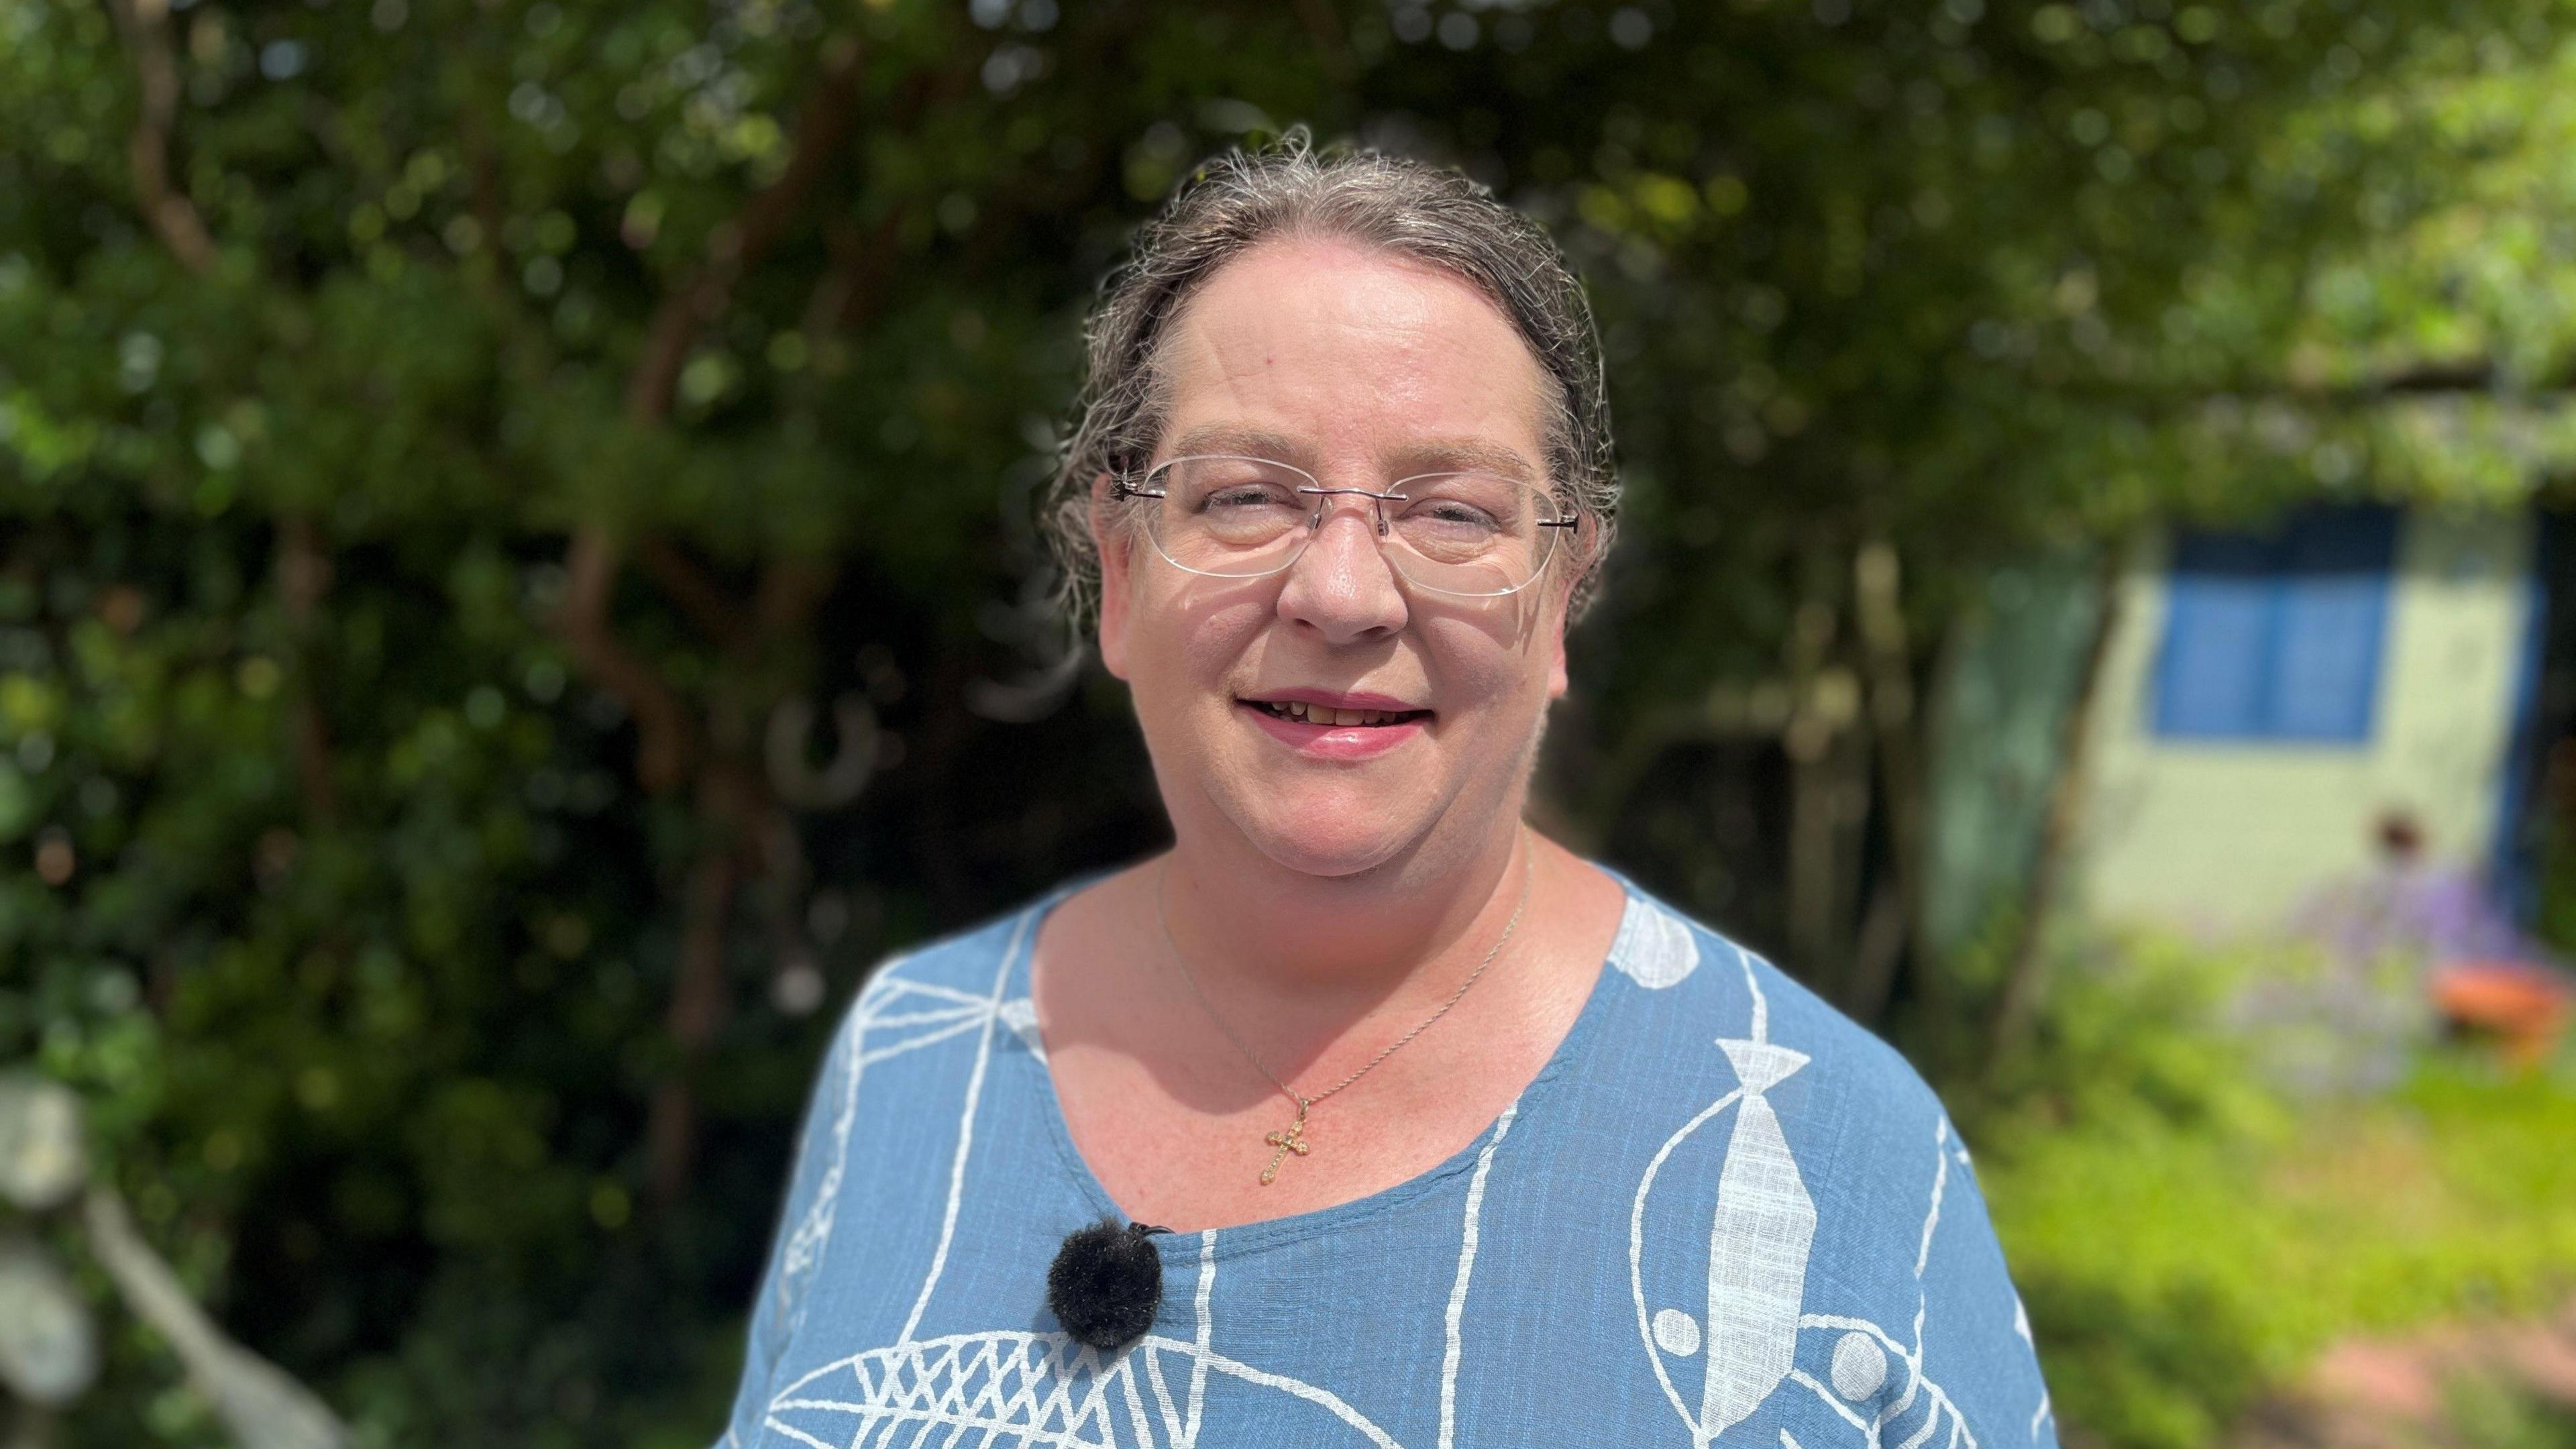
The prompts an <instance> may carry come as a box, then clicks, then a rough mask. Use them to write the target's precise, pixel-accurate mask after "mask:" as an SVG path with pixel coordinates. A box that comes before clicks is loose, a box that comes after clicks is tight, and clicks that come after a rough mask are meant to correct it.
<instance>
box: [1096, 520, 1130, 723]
mask: <svg viewBox="0 0 2576 1449" xmlns="http://www.w3.org/2000/svg"><path fill="white" fill-rule="evenodd" d="M1127 542H1128V538H1127V531H1126V530H1125V529H1123V528H1120V527H1119V526H1118V523H1117V519H1116V516H1115V505H1114V502H1113V500H1112V499H1111V498H1110V495H1109V475H1108V474H1106V473H1102V474H1100V475H1099V476H1097V477H1095V478H1093V479H1092V480H1091V548H1092V554H1093V556H1094V557H1096V558H1098V559H1099V560H1100V662H1101V664H1102V665H1103V666H1104V667H1105V668H1107V669H1108V671H1109V672H1110V674H1111V675H1112V676H1113V677H1115V678H1118V679H1125V678H1126V677H1127V619H1128V614H1129V609H1128V599H1127V591H1128V589H1129V587H1130V586H1131V585H1132V583H1133V579H1132V577H1131V574H1130V571H1129V567H1128V566H1129V564H1130V562H1131V560H1130V559H1129V558H1128V556H1127Z"/></svg>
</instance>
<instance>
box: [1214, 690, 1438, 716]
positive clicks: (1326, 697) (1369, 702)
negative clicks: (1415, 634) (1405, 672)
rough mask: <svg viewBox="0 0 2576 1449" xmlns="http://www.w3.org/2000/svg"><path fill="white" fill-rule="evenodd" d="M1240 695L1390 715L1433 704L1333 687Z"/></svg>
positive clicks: (1421, 708) (1257, 699)
mask: <svg viewBox="0 0 2576 1449" xmlns="http://www.w3.org/2000/svg"><path fill="white" fill-rule="evenodd" d="M1240 698H1242V699H1245V700H1254V701H1258V702H1260V703H1262V704H1320V705H1322V706H1324V707H1325V708H1326V709H1374V710H1380V711H1383V712H1384V713H1387V714H1402V713H1405V712H1407V711H1409V710H1425V711H1428V710H1429V708H1430V706H1428V705H1421V704H1414V703H1411V702H1409V701H1406V700H1401V699H1398V698H1396V697H1395V696H1394V695H1391V694H1337V693H1335V692H1333V691H1332V690H1329V689H1269V690H1263V691H1262V692H1261V693H1259V694H1247V695H1242V696H1240Z"/></svg>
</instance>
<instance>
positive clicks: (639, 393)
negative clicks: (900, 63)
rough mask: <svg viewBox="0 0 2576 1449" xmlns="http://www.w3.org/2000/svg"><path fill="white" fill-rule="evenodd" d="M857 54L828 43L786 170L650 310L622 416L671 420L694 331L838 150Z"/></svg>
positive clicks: (852, 97)
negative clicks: (820, 77)
mask: <svg viewBox="0 0 2576 1449" xmlns="http://www.w3.org/2000/svg"><path fill="white" fill-rule="evenodd" d="M860 54H861V52H860V47H859V43H858V42H857V41H855V40H852V39H850V38H848V37H847V36H841V37H836V38H834V39H833V40H831V41H829V42H827V43H826V44H825V47H824V57H823V80H822V85H821V88H820V89H819V90H818V91H817V92H816V93H815V96H814V100H813V102H812V103H811V104H810V105H808V106H807V107H806V108H805V114H804V116H803V117H802V118H801V119H799V120H798V122H797V123H796V141H795V149H794V150H793V151H792V152H791V153H790V154H789V156H788V160H787V169H786V170H785V171H784V172H782V173H780V175H779V177H778V179H777V180H776V181H773V182H771V183H770V184H769V186H768V187H767V188H766V189H764V190H763V191H761V193H760V194H759V195H757V196H754V197H753V198H752V199H751V202H750V204H749V205H748V206H746V207H744V208H743V212H742V215H740V216H739V217H736V218H734V219H733V220H731V221H728V222H725V223H723V224H721V225H719V226H718V227H716V229H715V230H714V232H712V233H711V234H710V235H709V236H708V237H707V255H706V259H705V260H704V261H701V262H700V263H699V264H698V266H697V268H696V270H695V271H693V272H692V273H691V274H690V276H689V278H688V280H687V281H685V282H683V283H682V284H681V285H680V286H679V287H678V288H677V289H676V290H674V291H673V292H672V293H671V294H670V295H669V296H668V297H665V298H663V299H662V305H661V306H660V307H658V308H656V309H655V310H654V313H653V322H652V326H651V327H650V328H649V329H648V332H647V338H646V341H645V344H644V355H643V357H642V358H641V359H639V360H638V361H637V363H636V365H635V371H634V372H633V373H631V374H629V375H628V378H627V385H626V416H627V417H628V419H630V420H631V421H634V422H638V423H656V422H660V421H661V420H662V419H663V418H665V417H667V416H669V414H670V411H671V394H672V392H673V390H674V389H675V388H676V387H677V386H678V384H679V380H680V366H681V364H682V363H684V362H685V361H687V360H688V355H689V348H690V347H691V346H692V345H694V344H695V343H696V342H697V340H698V333H699V332H700V331H701V330H702V329H704V328H705V327H706V326H707V324H709V323H711V322H713V321H715V320H716V319H717V318H718V317H721V316H723V315H724V310H725V308H726V306H727V305H729V304H730V303H731V302H732V300H733V285H734V283H735V282H736V281H737V280H739V279H740V278H741V276H742V274H743V273H744V272H747V271H749V270H750V269H751V268H753V267H754V266H757V265H758V264H759V263H760V260H761V258H762V257H764V256H766V255H767V254H768V252H769V249H770V248H771V247H773V246H775V245H776V244H777V242H778V237H779V234H780V233H781V232H783V231H784V230H786V227H787V222H788V220H789V219H790V218H791V217H793V216H794V215H795V214H796V208H797V207H798V206H799V205H801V204H803V202H804V200H805V195H806V193H807V192H809V191H811V190H813V188H814V183H815V182H816V181H817V180H819V179H820V178H821V176H822V174H823V168H824V167H825V166H826V165H828V164H829V162H830V159H831V155H832V153H833V152H834V151H836V150H838V149H839V148H840V144H841V139H842V137H843V135H844V134H846V133H847V131H848V130H849V124H850V115H851V112H852V111H853V110H854V109H855V108H856V105H857V102H858V95H859V80H860V76H861V71H860V68H859V58H860Z"/></svg>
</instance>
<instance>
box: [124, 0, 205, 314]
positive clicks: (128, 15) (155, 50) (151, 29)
mask: <svg viewBox="0 0 2576 1449" xmlns="http://www.w3.org/2000/svg"><path fill="white" fill-rule="evenodd" d="M108 10H109V11H110V13H112V14H113V15H114V16H115V17H116V23H117V28H118V29H120V30H122V31H124V32H125V43H126V47H127V48H128V49H129V50H131V51H132V52H133V53H134V71H135V78H136V80H137V81H138V82H139V83H140V85H141V89H142V104H141V105H140V106H139V107H138V108H137V110H136V114H135V118H134V134H133V135H132V136H130V137H128V138H127V140H126V144H125V162H126V169H127V170H128V171H130V172H131V173H133V178H134V199H135V203H136V205H137V206H139V207H140V208H141V209H142V211H143V216H144V219H145V220H146V221H148V222H150V223H151V225H152V229H153V230H154V231H155V232H158V233H159V234H160V236H161V241H162V244H163V245H165V246H167V247H168V248H169V249H170V254H171V255H172V256H174V257H176V258H178V259H179V265H181V266H183V267H186V268H187V269H188V270H189V271H191V272H196V273H199V274H203V273H206V272H210V271H212V270H214V266H215V239H214V237H213V236H212V235H211V234H210V233H208V232H207V230H206V223H205V220H204V218H202V217H200V216H198V215H197V208H196V207H195V206H194V205H192V204H190V202H189V201H188V198H187V197H185V196H183V195H181V194H179V193H178V192H177V191H175V190H173V189H172V188H171V185H170V129H171V125H172V123H173V121H174V120H175V119H176V118H177V116H178V111H179V63H178V60H177V58H176V57H175V56H173V55H172V54H171V52H170V33H169V31H168V30H167V29H166V28H165V26H164V22H165V21H166V20H167V19H168V18H169V13H170V7H169V0H108Z"/></svg>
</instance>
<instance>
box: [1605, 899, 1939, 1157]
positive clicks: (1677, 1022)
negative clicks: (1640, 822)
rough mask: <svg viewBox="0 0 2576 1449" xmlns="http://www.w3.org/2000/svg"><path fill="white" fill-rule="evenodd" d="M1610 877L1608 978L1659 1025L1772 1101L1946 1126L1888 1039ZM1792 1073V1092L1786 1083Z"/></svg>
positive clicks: (1713, 932)
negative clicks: (1709, 1050)
mask: <svg viewBox="0 0 2576 1449" xmlns="http://www.w3.org/2000/svg"><path fill="white" fill-rule="evenodd" d="M1613 878H1614V879H1617V880H1618V881H1619V882H1620V884H1621V886H1622V887H1623V888H1624V889H1625V890H1626V891H1627V894H1628V901H1627V908H1626V911H1625V913H1624V914H1623V915H1622V916H1621V918H1620V923H1619V930H1618V934H1617V935H1616V936H1615V937H1614V938H1613V940H1612V942H1611V946H1610V957H1609V963H1608V964H1609V965H1610V966H1611V967H1613V968H1615V971H1616V975H1615V977H1612V978H1606V984H1615V989H1620V990H1631V991H1635V992H1638V993H1641V995H1642V997H1643V998H1644V1004H1647V1005H1648V1006H1649V1009H1650V1010H1651V1011H1652V1012H1653V1013H1654V1014H1655V1015H1656V1016H1657V1017H1658V1018H1664V1019H1665V1020H1664V1021H1662V1022H1661V1023H1660V1024H1661V1026H1662V1027H1663V1031H1665V1032H1673V1033H1676V1034H1680V1035H1683V1036H1684V1037H1685V1038H1696V1039H1697V1041H1696V1042H1695V1043H1692V1044H1694V1045H1700V1046H1707V1047H1714V1048H1716V1049H1717V1050H1718V1051H1719V1052H1720V1053H1721V1054H1722V1055H1723V1056H1725V1057H1726V1058H1727V1060H1728V1061H1729V1063H1730V1064H1731V1065H1732V1067H1733V1068H1734V1074H1735V1075H1736V1076H1737V1077H1738V1078H1739V1079H1740V1081H1741V1084H1742V1085H1743V1086H1744V1087H1745V1089H1746V1090H1748V1091H1752V1092H1760V1091H1764V1090H1766V1089H1768V1088H1770V1087H1771V1086H1772V1085H1774V1084H1780V1088H1781V1089H1780V1091H1779V1093H1778V1094H1777V1095H1776V1096H1775V1099H1774V1100H1775V1102H1778V1103H1781V1104H1786V1103H1789V1102H1793V1101H1794V1102H1798V1103H1800V1104H1801V1105H1802V1106H1804V1107H1806V1108H1807V1109H1809V1111H1810V1112H1813V1111H1816V1110H1819V1109H1823V1110H1826V1111H1829V1112H1830V1114H1831V1115H1834V1116H1837V1117H1844V1118H1847V1119H1857V1120H1858V1121H1861V1122H1874V1123H1880V1124H1892V1123H1895V1122H1900V1121H1901V1122H1904V1123H1907V1124H1920V1126H1921V1130H1922V1131H1924V1132H1925V1133H1927V1134H1928V1133H1930V1132H1931V1131H1933V1130H1934V1128H1935V1124H1936V1123H1937V1124H1943V1125H1942V1126H1941V1127H1940V1130H1941V1131H1943V1132H1944V1133H1945V1134H1946V1132H1947V1128H1946V1120H1947V1119H1946V1116H1945V1114H1944V1113H1943V1111H1942V1107H1941V1103H1940V1099H1939V1097H1938V1096H1937V1095H1936V1094H1935V1093H1934V1092H1933V1090H1932V1088H1931V1086H1930V1085H1929V1084H1927V1083H1926V1082H1925V1081H1924V1080H1923V1077H1922V1075H1921V1074H1920V1073H1919V1072H1917V1071H1916V1070H1915V1069H1914V1066H1913V1064H1912V1063H1910V1062H1908V1061H1907V1060H1906V1059H1905V1058H1904V1056H1903V1055H1902V1054H1900V1053H1899V1052H1898V1051H1897V1050H1896V1049H1895V1048H1894V1047H1891V1046H1889V1045H1888V1044H1887V1043H1886V1042H1885V1041H1883V1040H1881V1039H1880V1038H1879V1037H1878V1036H1877V1035H1875V1034H1874V1033H1872V1032H1871V1031H1869V1030H1868V1029H1867V1028H1865V1027H1863V1026H1861V1025H1860V1024H1859V1023H1857V1022H1855V1021H1853V1020H1852V1019H1851V1018H1850V1017H1848V1016H1846V1015H1844V1014H1843V1013H1842V1012H1841V1011H1840V1010H1838V1009H1837V1008H1836V1007H1835V1006H1834V1005H1833V1004H1832V1003H1831V1002H1828V1001H1826V1000H1825V999H1824V998H1823V997H1822V996H1819V995H1818V994H1817V993H1816V992H1815V991H1813V990H1812V989H1810V988H1809V987H1808V986H1806V985H1805V984H1804V983H1803V982H1800V981H1798V980H1797V979H1796V978H1794V977H1792V976H1790V975H1789V974H1788V973H1786V972H1784V971H1782V970H1780V969H1779V968H1778V967H1777V966H1775V965H1773V964H1772V963H1771V962H1770V961H1769V960H1767V959H1765V958H1764V957H1763V956H1762V955H1761V954H1760V953H1758V952H1755V951H1753V950H1750V949H1748V948H1746V947H1745V946H1743V945H1742V944H1740V943H1739V942H1737V941H1736V940H1734V939H1733V938H1732V937H1730V936H1728V935H1727V934H1726V933H1724V932H1722V931H1720V930H1718V929H1716V928H1715V927H1713V926H1710V925H1708V924H1707V923H1705V922H1703V921H1699V920H1696V919H1694V918H1692V917H1691V916H1689V915H1687V914H1685V913H1684V912H1682V911H1681V910H1679V909H1677V908H1676V907H1674V906H1673V905H1671V904H1670V903H1669V902H1666V901H1664V900H1663V899H1661V898H1660V897H1657V896H1655V895H1654V894H1652V893H1651V892H1649V891H1647V890H1646V889H1645V888H1643V887H1642V886H1639V885H1638V884H1636V883H1635V882H1634V881H1631V880H1628V879H1627V878H1626V877H1624V876H1619V875H1616V874H1615V873H1614V876H1613ZM1660 1034H1663V1033H1662V1032H1659V1035H1660ZM1676 1044H1677V1045H1678V1044H1680V1043H1676ZM1757 1062H1758V1063H1760V1065H1756V1063H1757ZM1774 1074H1776V1075H1774ZM1757 1078H1767V1080H1761V1081H1757ZM1792 1079H1794V1080H1795V1081H1796V1082H1797V1084H1798V1089H1799V1090H1798V1091H1796V1092H1795V1093H1794V1094H1793V1093H1791V1092H1790V1091H1789V1089H1788V1087H1787V1085H1786V1083H1787V1082H1788V1081H1790V1080H1792ZM1909 1135H1910V1126H1909Z"/></svg>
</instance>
